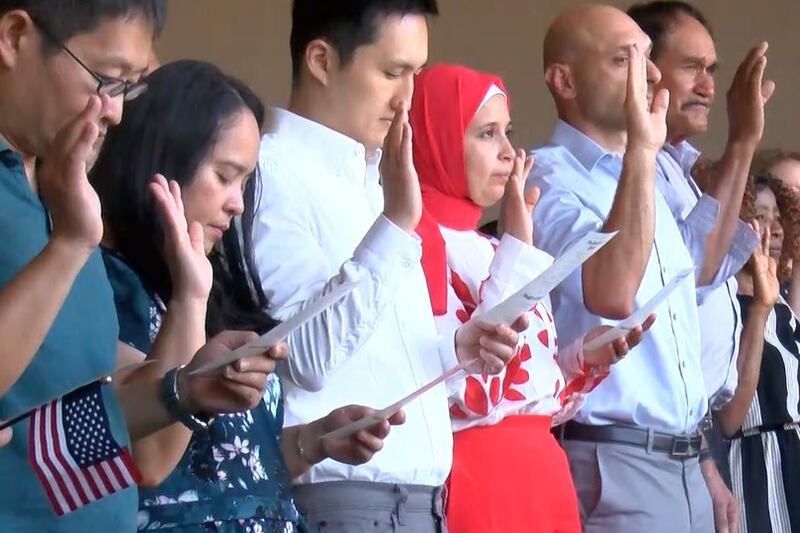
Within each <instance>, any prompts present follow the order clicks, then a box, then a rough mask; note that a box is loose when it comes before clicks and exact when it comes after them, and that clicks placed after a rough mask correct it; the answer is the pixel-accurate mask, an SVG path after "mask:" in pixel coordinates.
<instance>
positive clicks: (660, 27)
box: [628, 0, 713, 60]
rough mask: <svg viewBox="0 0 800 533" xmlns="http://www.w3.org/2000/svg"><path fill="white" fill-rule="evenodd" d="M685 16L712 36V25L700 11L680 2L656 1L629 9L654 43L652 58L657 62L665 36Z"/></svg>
mask: <svg viewBox="0 0 800 533" xmlns="http://www.w3.org/2000/svg"><path fill="white" fill-rule="evenodd" d="M681 15H685V16H688V17H691V18H693V19H695V20H696V21H697V22H699V23H700V24H702V25H703V27H704V28H705V29H706V30H708V33H709V34H710V35H713V32H712V31H711V25H710V24H709V23H708V20H706V18H705V17H704V16H703V14H702V13H701V12H700V10H699V9H697V8H696V7H694V6H693V5H690V4H687V3H686V2H680V1H679V0H656V1H654V2H646V3H642V4H635V5H633V6H631V7H630V8H629V9H628V16H629V17H631V18H632V19H633V20H634V21H635V22H636V24H638V25H639V27H640V28H642V31H643V32H645V33H646V34H647V35H648V37H650V40H651V41H653V51H652V53H651V54H650V56H651V57H652V58H653V59H654V60H656V59H658V56H659V54H660V53H661V51H662V49H663V47H664V36H665V34H666V33H669V32H670V31H671V30H672V27H673V26H674V25H675V24H676V23H677V22H678V17H680V16H681Z"/></svg>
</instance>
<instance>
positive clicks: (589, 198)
mask: <svg viewBox="0 0 800 533" xmlns="http://www.w3.org/2000/svg"><path fill="white" fill-rule="evenodd" d="M533 155H534V157H535V158H536V164H535V165H534V169H533V171H532V177H531V178H530V184H533V185H536V186H538V187H540V188H541V191H542V196H541V199H540V200H539V203H538V204H537V205H536V209H535V210H534V213H533V219H534V230H535V237H534V240H535V242H536V245H537V247H539V248H541V249H543V250H545V251H547V252H549V253H550V254H552V255H554V256H559V255H560V254H561V253H562V252H563V251H564V250H565V249H566V248H567V247H569V246H570V245H571V244H573V243H574V242H575V241H576V240H578V239H579V238H580V237H582V236H583V235H585V234H586V233H587V232H589V231H597V230H600V229H601V227H602V226H603V223H604V221H605V219H606V216H607V215H608V212H609V211H610V209H611V206H612V203H613V201H614V195H615V194H616V190H617V185H618V183H619V176H620V172H621V171H622V157H621V155H620V154H615V153H610V152H607V151H606V150H604V149H603V148H601V147H600V146H599V145H597V144H596V143H595V142H593V141H592V140H591V139H590V138H589V137H587V136H586V135H584V134H583V133H581V132H580V131H578V130H576V129H575V128H573V127H572V126H570V125H568V124H567V123H565V122H563V121H559V122H558V123H557V124H556V127H555V130H554V132H553V134H552V136H551V138H550V141H549V143H548V144H546V145H545V146H542V147H540V148H538V149H536V150H534V151H533ZM715 214H716V213H713V215H715ZM698 218H703V217H699V215H698ZM713 222H714V216H711V224H712V225H713ZM709 229H710V228H709ZM709 229H707V230H706V233H707V232H708V230H709ZM622 231H624V229H623V230H622ZM693 267H694V263H693V260H692V256H691V254H690V253H689V250H688V249H687V247H686V245H685V244H684V241H683V237H682V235H681V232H680V230H679V228H678V225H677V223H676V222H675V220H674V218H673V216H672V212H671V211H670V209H669V206H668V205H667V203H666V201H664V198H663V197H662V195H661V194H660V193H659V192H658V191H656V193H655V238H654V242H653V249H652V252H651V254H650V258H649V261H648V264H647V269H646V270H645V273H644V277H643V279H642V281H641V284H640V286H639V291H638V292H637V294H636V305H637V306H641V305H642V304H644V303H645V302H647V300H649V299H650V298H651V297H653V296H654V295H655V293H656V292H658V291H659V290H660V289H661V288H662V287H664V285H666V284H667V283H669V282H670V280H671V279H672V278H673V277H675V276H676V275H677V274H678V273H680V272H681V271H683V270H685V269H686V268H693ZM581 283H582V282H581V272H580V270H576V271H575V272H573V273H572V275H570V276H569V277H568V278H567V280H566V281H564V282H563V283H562V284H561V285H560V286H559V287H558V288H557V289H556V290H555V291H553V293H552V294H551V298H552V302H553V308H554V310H555V319H556V327H557V329H558V334H559V337H560V341H559V344H561V345H567V344H569V343H570V342H572V341H574V340H575V339H577V338H578V337H580V336H581V335H583V334H584V333H586V332H587V331H588V330H589V329H591V328H593V327H595V326H597V325H600V324H609V323H613V321H609V320H606V319H603V318H602V317H600V316H597V315H595V314H592V313H591V312H589V310H588V309H587V308H586V306H585V305H584V302H583V289H582V286H581ZM657 315H658V318H657V320H656V321H655V323H654V324H653V327H652V328H651V329H650V330H649V331H648V332H647V333H646V334H645V335H644V336H643V337H642V341H641V343H640V344H639V345H638V346H637V347H636V348H634V349H633V350H631V352H630V354H629V355H628V356H627V357H626V358H625V360H624V361H621V362H620V363H618V364H617V365H615V366H614V368H613V370H612V371H611V374H610V375H609V377H607V378H606V379H605V380H604V381H603V382H602V383H601V384H600V385H599V386H598V387H597V388H596V389H595V390H594V391H593V392H592V393H591V394H589V395H587V398H586V401H585V403H584V404H583V407H582V408H581V410H580V411H579V412H578V414H577V415H576V417H575V419H576V420H577V421H579V422H582V423H586V424H596V425H602V424H612V423H617V424H632V425H636V426H640V427H651V428H654V429H657V430H661V431H667V432H672V433H681V432H694V431H696V429H697V426H698V423H699V422H700V420H701V419H702V417H703V415H704V414H705V412H706V410H707V407H708V397H707V395H706V390H705V385H704V383H703V377H702V372H701V366H700V327H699V319H698V314H697V303H696V295H695V284H694V281H693V280H691V279H690V280H687V281H685V282H684V283H682V284H681V285H680V287H679V288H678V289H677V290H676V291H675V292H674V293H673V294H672V295H671V296H670V297H669V298H668V300H667V301H666V302H665V303H664V304H662V306H661V307H660V308H659V309H658V310H657Z"/></svg>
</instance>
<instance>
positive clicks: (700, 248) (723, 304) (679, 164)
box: [656, 141, 758, 409]
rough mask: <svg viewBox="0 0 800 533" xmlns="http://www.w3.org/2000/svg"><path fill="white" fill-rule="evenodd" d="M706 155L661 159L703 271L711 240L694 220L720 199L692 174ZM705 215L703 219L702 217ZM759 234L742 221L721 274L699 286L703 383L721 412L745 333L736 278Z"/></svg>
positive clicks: (660, 169)
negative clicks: (707, 243)
mask: <svg viewBox="0 0 800 533" xmlns="http://www.w3.org/2000/svg"><path fill="white" fill-rule="evenodd" d="M699 155H700V152H698V151H697V150H696V149H695V148H694V147H693V146H692V145H691V144H689V143H688V142H687V141H683V142H681V143H680V144H677V145H671V144H666V145H665V146H664V148H662V149H661V151H659V152H658V155H657V157H656V187H657V188H658V190H659V191H660V192H661V194H662V195H663V196H664V199H665V200H666V202H667V204H668V205H669V207H670V210H671V211H672V214H673V216H674V218H675V220H676V221H677V222H678V227H679V229H680V230H681V234H682V235H683V240H684V242H685V243H686V246H687V248H689V252H690V253H691V255H692V258H693V259H694V262H695V265H696V266H697V267H698V268H699V267H700V266H701V265H702V261H703V257H704V256H705V236H704V235H700V234H699V232H698V231H697V225H695V224H692V223H691V221H692V218H693V217H695V216H697V211H698V210H702V204H703V203H705V202H708V201H709V200H711V201H713V202H715V203H716V200H714V199H713V198H711V197H710V196H708V195H705V194H703V193H701V192H700V189H699V187H698V186H697V184H696V183H695V181H694V179H693V178H692V176H691V170H692V167H693V166H694V164H695V162H696V161H697V157H698V156H699ZM700 216H702V215H700ZM757 244H758V236H757V235H756V234H755V232H754V231H753V230H752V229H750V227H749V226H748V225H747V224H745V223H744V222H742V221H741V220H740V221H738V226H737V228H736V233H735V235H734V238H733V241H732V242H731V246H730V248H729V249H728V252H727V254H726V255H725V257H724V258H723V260H722V263H721V265H720V268H719V270H717V272H716V273H715V275H714V279H713V280H712V281H711V283H710V284H709V285H708V286H704V287H698V289H697V301H698V304H699V316H700V326H701V327H700V345H701V358H700V360H701V364H702V367H703V379H704V381H705V383H706V390H707V392H708V395H709V397H710V399H711V407H712V409H713V408H719V407H721V406H722V405H724V404H725V403H727V402H728V401H730V399H731V398H732V397H733V394H734V392H736V384H737V382H738V373H737V371H736V359H737V356H738V354H739V338H740V336H741V333H742V317H741V310H740V309H739V300H738V298H736V293H737V290H738V284H737V283H736V278H735V277H734V275H735V274H736V272H738V271H739V270H740V269H741V268H742V266H744V264H745V262H747V259H748V258H749V257H750V255H751V254H752V253H753V249H754V248H755V246H756V245H757Z"/></svg>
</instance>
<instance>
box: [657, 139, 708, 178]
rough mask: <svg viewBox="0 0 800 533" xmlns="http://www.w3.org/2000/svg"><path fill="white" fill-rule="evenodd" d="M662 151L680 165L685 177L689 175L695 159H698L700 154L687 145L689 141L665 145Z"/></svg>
mask: <svg viewBox="0 0 800 533" xmlns="http://www.w3.org/2000/svg"><path fill="white" fill-rule="evenodd" d="M663 149H664V151H665V152H666V153H667V154H669V156H670V157H672V159H674V160H675V162H676V163H678V165H680V167H681V170H682V171H683V174H684V175H685V176H688V175H689V173H690V172H691V170H692V167H693V166H694V164H695V163H696V162H697V158H698V157H700V152H699V151H698V150H697V148H695V147H694V146H692V145H691V144H689V141H681V142H679V143H678V144H670V143H666V144H665V145H664V148H663Z"/></svg>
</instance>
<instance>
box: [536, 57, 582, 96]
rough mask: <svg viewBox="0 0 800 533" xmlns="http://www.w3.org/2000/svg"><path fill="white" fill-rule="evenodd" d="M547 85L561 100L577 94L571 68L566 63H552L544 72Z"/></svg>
mask: <svg viewBox="0 0 800 533" xmlns="http://www.w3.org/2000/svg"><path fill="white" fill-rule="evenodd" d="M544 79H545V81H546V82H547V86H548V87H549V88H550V92H552V93H553V94H554V95H555V96H557V97H558V98H559V99H561V100H573V99H575V97H576V96H577V90H576V88H575V82H574V80H573V79H572V69H571V68H570V67H569V65H567V64H566V63H552V64H550V66H548V67H547V70H545V73H544Z"/></svg>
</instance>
